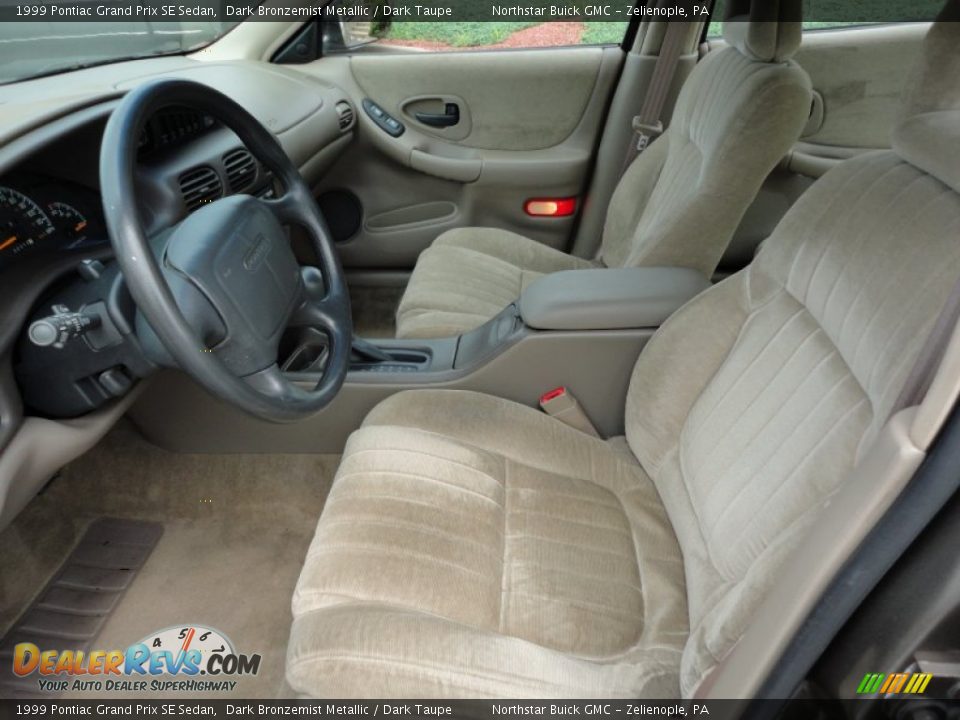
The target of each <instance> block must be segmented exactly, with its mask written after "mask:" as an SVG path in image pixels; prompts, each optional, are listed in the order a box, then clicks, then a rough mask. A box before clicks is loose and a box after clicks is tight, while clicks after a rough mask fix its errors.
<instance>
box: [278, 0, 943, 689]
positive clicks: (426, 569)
mask: <svg viewBox="0 0 960 720" xmlns="http://www.w3.org/2000/svg"><path fill="white" fill-rule="evenodd" d="M952 2H954V0H952ZM924 53H925V55H924V58H923V61H922V63H921V69H920V71H919V73H918V74H917V75H916V77H914V78H913V79H912V80H911V82H910V88H909V90H908V94H907V97H906V101H905V104H904V108H905V110H904V115H903V119H902V120H901V121H900V122H899V124H898V126H897V128H896V131H895V133H894V136H893V150H892V151H879V152H872V153H868V154H865V155H863V156H861V157H858V158H856V159H852V160H849V161H847V162H845V163H843V164H842V165H840V166H839V167H837V168H835V169H834V170H832V171H830V172H829V173H827V175H825V176H824V177H823V178H822V179H821V180H819V181H818V182H817V183H816V184H815V185H814V186H813V187H812V188H811V189H810V190H809V191H808V192H807V193H806V194H805V195H804V196H803V197H802V198H801V199H800V200H799V202H798V203H797V204H796V205H795V206H794V207H793V208H792V209H791V210H790V212H789V213H788V214H787V216H786V217H785V218H784V219H783V221H782V222H781V223H780V225H779V226H778V227H777V229H776V231H775V232H774V234H773V235H772V236H771V237H770V239H769V240H768V242H767V243H766V244H765V246H764V248H763V250H762V251H761V252H760V254H759V256H758V257H757V259H756V260H755V261H754V262H753V264H752V265H751V266H750V267H749V268H747V269H746V270H744V271H742V272H740V273H738V274H737V275H734V276H732V277H730V278H729V279H727V280H726V281H724V282H722V283H720V284H719V285H717V286H715V287H713V288H712V289H710V290H708V291H707V292H706V293H704V294H703V295H701V296H700V297H698V298H696V299H695V300H693V301H692V302H691V303H689V304H688V305H686V306H685V307H684V308H683V309H681V310H680V311H679V312H677V313H676V314H675V315H674V316H673V317H672V318H671V319H670V320H669V321H668V322H667V323H666V324H665V325H664V326H663V328H662V329H661V330H660V331H659V332H658V333H657V334H656V336H655V337H654V338H653V339H652V340H651V341H650V343H649V344H648V345H647V347H646V348H645V350H644V351H643V353H642V354H641V356H640V358H639V359H638V361H637V363H636V367H635V370H634V374H633V377H632V380H631V383H630V387H629V392H628V395H627V397H626V404H625V426H626V439H625V442H624V440H623V439H622V438H621V439H618V440H613V441H603V440H599V439H595V438H591V437H588V436H586V435H584V434H581V433H579V432H577V431H576V430H573V429H571V428H570V427H568V426H566V425H564V424H562V423H560V422H558V421H556V420H554V419H553V418H550V417H548V416H546V415H544V414H541V413H540V412H538V411H537V410H534V409H532V408H529V407H525V406H522V405H519V404H516V403H512V402H509V401H506V400H502V399H499V398H496V397H492V396H489V395H482V394H478V393H472V392H461V391H447V390H421V391H410V392H405V393H401V394H398V395H395V396H393V397H391V398H390V399H388V400H386V401H385V402H383V403H381V404H380V405H379V406H378V407H376V408H375V409H374V410H373V411H372V412H371V413H370V415H369V416H368V417H367V419H366V420H365V422H364V423H363V426H362V427H361V428H360V429H359V430H357V431H356V432H355V433H354V434H353V435H352V436H351V438H350V440H349V442H348V445H347V448H346V450H345V453H344V457H343V461H342V464H341V466H340V469H339V471H338V473H337V477H336V479H335V481H334V485H333V489H332V490H331V493H330V496H329V499H328V501H327V505H326V507H325V509H324V511H323V515H322V517H321V519H320V522H319V524H318V526H317V533H316V537H315V539H314V542H313V544H312V546H311V547H310V550H309V552H308V555H307V558H306V561H305V565H304V568H303V572H302V574H301V577H300V580H299V583H298V585H297V588H296V591H295V595H294V598H293V614H294V624H293V628H292V631H291V636H290V645H289V649H288V655H287V680H288V682H289V683H290V685H291V686H292V688H293V689H294V690H295V691H297V692H299V693H302V694H304V695H309V696H318V697H357V696H366V697H403V696H414V697H427V696H444V697H485V696H496V697H504V698H509V697H555V696H567V697H581V698H582V697H591V696H601V697H618V696H631V697H640V698H642V697H661V698H662V697H670V696H681V695H682V696H690V695H691V694H692V693H693V692H694V690H695V689H696V688H697V686H698V684H699V683H700V682H701V681H702V680H703V679H704V677H705V676H706V675H707V673H709V672H710V670H711V669H712V668H713V667H715V666H716V664H717V663H718V661H719V660H720V659H722V658H723V657H724V656H725V655H726V654H727V653H728V652H729V651H730V649H731V648H732V647H733V645H734V644H735V643H736V642H737V640H738V638H739V637H740V636H741V634H742V633H743V631H744V629H745V628H746V627H748V626H749V623H750V622H751V617H752V616H753V614H754V612H755V611H756V608H757V607H758V605H759V604H760V602H761V601H762V599H763V598H764V597H765V595H766V594H767V592H768V590H769V589H770V588H771V587H772V586H773V585H774V584H776V583H777V582H778V578H779V577H781V574H782V573H783V572H784V571H785V568H786V566H787V563H788V559H789V557H790V553H791V551H792V550H793V549H794V548H796V547H797V546H798V545H799V544H801V543H802V542H803V541H804V533H805V532H806V531H807V529H808V528H809V527H810V525H811V523H812V522H813V520H814V519H815V518H816V517H817V515H818V511H819V510H820V509H821V508H822V507H823V504H824V503H825V502H826V501H827V500H828V499H829V498H830V497H831V495H832V494H833V493H834V492H835V491H836V490H837V489H838V488H839V487H840V486H841V485H842V483H843V482H844V480H845V478H847V477H848V475H849V474H850V473H851V471H852V469H853V468H855V467H856V466H857V463H858V461H859V459H860V458H861V457H863V455H864V452H865V450H866V449H867V448H868V447H869V446H870V444H871V443H872V442H873V441H874V439H875V438H876V436H877V434H878V432H879V430H880V428H882V426H883V425H884V424H885V422H886V420H887V418H888V416H889V414H890V412H891V410H892V408H893V405H894V403H895V401H896V398H897V396H898V394H899V392H900V389H901V387H902V386H903V384H904V381H905V379H906V377H907V375H908V373H909V371H910V369H911V366H912V365H913V363H914V360H915V358H916V357H917V356H918V354H919V350H920V348H921V347H922V345H923V342H924V341H925V339H926V337H927V335H928V334H929V332H930V330H931V328H932V326H933V324H934V321H935V318H936V317H937V315H938V313H939V311H940V308H941V307H942V305H943V303H944V302H945V300H946V298H947V297H948V295H949V293H950V289H951V287H952V286H953V285H954V283H955V282H956V280H957V278H958V277H960V154H958V151H957V150H956V148H958V147H960V85H958V84H957V82H956V78H957V77H960V23H938V24H936V25H934V27H933V29H932V31H931V33H930V35H929V37H928V39H927V42H926V44H925V50H924Z"/></svg>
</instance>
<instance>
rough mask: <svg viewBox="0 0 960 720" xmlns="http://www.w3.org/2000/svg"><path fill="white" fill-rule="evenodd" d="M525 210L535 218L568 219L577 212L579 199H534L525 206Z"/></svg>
mask: <svg viewBox="0 0 960 720" xmlns="http://www.w3.org/2000/svg"><path fill="white" fill-rule="evenodd" d="M523 210H524V212H526V213H527V215H532V216H534V217H568V216H570V215H573V214H574V213H575V212H576V211H577V199H576V198H575V197H568V198H532V199H530V200H527V202H525V203H524V204H523Z"/></svg>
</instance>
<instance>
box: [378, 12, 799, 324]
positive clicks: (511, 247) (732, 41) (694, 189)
mask: <svg viewBox="0 0 960 720" xmlns="http://www.w3.org/2000/svg"><path fill="white" fill-rule="evenodd" d="M800 4H801V3H800V0H779V2H777V3H775V5H776V7H777V11H778V12H779V16H778V17H782V18H791V19H792V20H797V19H798V18H799V15H800V7H799V6H800ZM728 5H729V9H730V11H731V20H730V21H728V22H726V23H724V37H725V39H726V41H727V43H728V44H729V47H727V48H724V49H723V50H718V51H715V52H711V53H709V54H708V55H707V57H706V58H704V59H703V61H701V62H700V63H698V64H697V66H696V68H695V69H694V70H693V72H692V73H691V75H690V77H689V78H688V79H687V82H686V83H684V86H683V89H682V91H681V93H680V97H679V98H678V100H677V104H676V108H675V110H674V113H673V118H672V120H671V121H670V127H669V128H668V129H667V131H666V132H665V133H664V134H663V135H661V136H660V137H659V138H658V139H657V140H656V141H655V142H654V143H653V144H652V145H651V146H650V148H649V149H648V150H647V151H646V152H644V153H643V154H642V155H640V156H639V157H638V158H637V159H636V160H635V161H634V162H633V163H632V164H631V165H630V167H629V168H628V169H627V172H626V173H625V174H624V176H623V178H622V179H621V180H620V183H619V185H618V186H617V189H616V191H615V193H614V195H613V197H612V198H611V200H610V206H609V209H608V212H607V219H606V223H605V226H604V231H603V243H602V248H601V254H600V257H599V259H598V260H597V261H596V262H592V261H589V260H584V259H582V258H578V257H574V256H573V255H567V254H566V253H563V252H561V251H559V250H554V249H553V248H550V247H547V246H546V245H543V244H542V243H539V242H536V241H535V240H531V239H529V238H527V237H524V236H522V235H517V234H516V233H512V232H508V231H506V230H500V229H496V228H469V227H468V228H458V229H455V230H450V231H448V232H445V233H443V234H442V235H440V237H438V238H437V239H436V240H435V241H434V243H433V245H431V246H430V247H429V248H428V249H427V250H425V251H424V252H422V253H421V254H420V257H419V258H418V260H417V265H416V267H415V268H414V271H413V275H412V276H411V278H410V283H409V284H408V286H407V289H406V291H405V293H404V295H403V298H402V299H401V301H400V305H399V307H398V309H397V337H403V338H429V337H444V336H449V335H460V334H462V333H464V332H467V331H469V330H472V329H474V328H476V327H478V326H480V325H482V324H483V323H485V322H486V321H487V320H489V319H490V318H492V317H494V316H495V315H496V314H497V313H499V312H500V311H501V310H503V309H504V308H505V307H507V305H509V304H510V303H512V302H514V301H515V300H516V299H517V298H519V297H520V294H521V293H522V292H523V290H524V289H525V288H526V287H527V285H529V284H530V283H531V282H532V281H534V280H536V279H537V278H538V277H540V276H541V275H544V274H546V273H553V272H558V271H561V270H578V269H581V268H589V267H632V266H638V265H676V266H682V267H690V268H694V269H696V270H699V271H701V272H702V273H703V274H704V275H706V276H707V277H709V276H710V275H711V274H712V273H713V271H714V269H716V267H717V263H719V262H720V258H721V256H722V255H723V252H724V250H725V249H726V247H727V245H728V244H729V243H730V239H731V238H732V237H733V233H734V231H735V230H736V228H737V225H738V224H739V223H740V219H741V218H742V217H743V213H744V212H745V211H746V209H747V207H748V206H749V205H750V202H751V201H752V200H753V198H754V196H755V195H756V194H757V191H758V190H759V188H760V185H761V184H762V183H763V180H764V178H765V177H766V176H767V175H768V174H769V173H770V171H771V170H772V169H773V168H774V166H775V165H776V164H777V162H779V161H780V160H781V159H782V158H783V157H784V155H786V153H787V152H788V151H789V150H790V148H791V146H792V145H793V143H794V142H796V140H797V138H798V137H799V135H800V131H801V129H802V128H803V126H804V123H805V122H806V120H807V117H808V114H809V109H810V80H809V78H808V77H807V75H806V73H805V72H804V71H803V70H801V69H800V67H799V66H798V65H797V64H796V63H795V62H793V61H791V60H790V57H791V56H792V55H793V53H794V52H795V51H796V50H797V48H798V47H799V46H800V36H801V30H800V23H799V22H789V21H784V22H765V21H759V20H758V21H747V18H748V17H749V15H747V13H748V12H749V10H750V2H749V0H737V1H736V2H730V3H729V4H728ZM770 7H771V4H770V3H769V2H768V0H757V3H756V7H755V8H754V9H755V12H758V13H760V12H762V13H764V15H763V17H766V15H767V14H768V13H769V12H770Z"/></svg>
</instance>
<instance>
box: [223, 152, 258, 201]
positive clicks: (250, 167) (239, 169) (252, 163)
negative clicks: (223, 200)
mask: <svg viewBox="0 0 960 720" xmlns="http://www.w3.org/2000/svg"><path fill="white" fill-rule="evenodd" d="M223 167H224V169H225V170H226V171H227V185H228V186H229V188H230V192H232V193H238V192H243V191H244V190H246V189H247V188H248V187H250V186H251V185H252V184H253V181H254V179H255V178H256V177H257V161H256V160H254V159H253V155H251V154H250V151H249V150H247V149H246V148H237V149H236V150H231V151H230V152H228V153H227V154H226V155H224V156H223Z"/></svg>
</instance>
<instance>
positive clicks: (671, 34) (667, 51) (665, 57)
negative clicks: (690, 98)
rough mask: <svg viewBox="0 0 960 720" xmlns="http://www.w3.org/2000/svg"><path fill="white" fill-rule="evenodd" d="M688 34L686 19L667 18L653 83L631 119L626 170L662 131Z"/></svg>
mask: <svg viewBox="0 0 960 720" xmlns="http://www.w3.org/2000/svg"><path fill="white" fill-rule="evenodd" d="M686 37H687V23H685V22H668V23H667V29H666V31H665V32H664V36H663V43H662V44H661V45H660V54H659V55H657V63H656V65H654V66H653V75H652V76H651V77H650V87H648V88H647V94H646V97H644V99H643V105H642V106H641V107H640V114H639V115H637V116H635V117H634V118H633V121H632V123H631V125H632V129H633V133H632V135H631V136H630V145H629V146H628V147H627V154H626V156H625V157H624V159H623V170H622V171H621V173H620V174H621V175H622V174H623V173H624V172H626V170H627V168H628V167H630V164H631V163H632V162H633V161H634V160H635V159H636V157H637V155H639V154H640V153H642V152H643V151H644V150H646V149H647V147H648V146H649V145H650V143H652V142H653V141H654V140H656V139H657V138H658V137H660V135H662V134H663V106H664V104H665V103H666V102H667V95H669V94H670V87H671V86H672V85H673V77H674V75H675V74H676V72H677V65H679V64H680V56H681V55H682V54H683V45H684V41H685V40H686Z"/></svg>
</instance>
